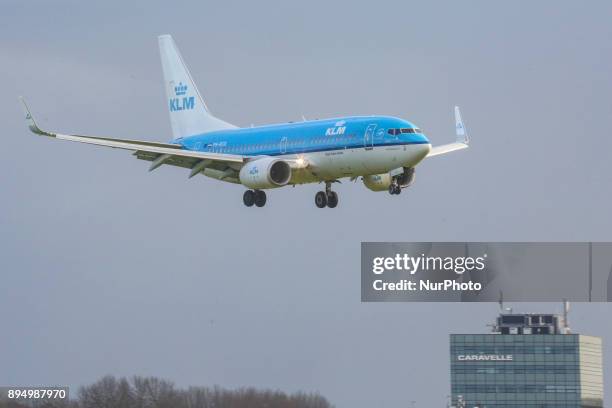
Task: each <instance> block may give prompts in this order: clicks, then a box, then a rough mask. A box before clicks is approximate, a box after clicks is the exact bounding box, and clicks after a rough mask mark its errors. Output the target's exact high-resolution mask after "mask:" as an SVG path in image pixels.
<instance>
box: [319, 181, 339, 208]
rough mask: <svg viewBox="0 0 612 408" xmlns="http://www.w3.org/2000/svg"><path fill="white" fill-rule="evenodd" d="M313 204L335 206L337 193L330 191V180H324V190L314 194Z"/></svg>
mask: <svg viewBox="0 0 612 408" xmlns="http://www.w3.org/2000/svg"><path fill="white" fill-rule="evenodd" d="M315 204H316V206H317V207H319V208H325V207H329V208H335V207H336V206H337V205H338V193H336V192H335V191H332V189H331V182H330V181H326V182H325V191H319V192H318V193H317V194H316V195H315Z"/></svg>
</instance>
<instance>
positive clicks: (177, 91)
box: [174, 82, 187, 96]
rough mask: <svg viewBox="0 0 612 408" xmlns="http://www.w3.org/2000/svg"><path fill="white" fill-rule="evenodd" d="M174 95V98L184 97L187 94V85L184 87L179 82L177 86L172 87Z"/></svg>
mask: <svg viewBox="0 0 612 408" xmlns="http://www.w3.org/2000/svg"><path fill="white" fill-rule="evenodd" d="M174 93H175V94H176V96H181V95H185V94H186V93H187V85H184V84H183V83H182V82H179V84H178V85H177V86H175V87H174Z"/></svg>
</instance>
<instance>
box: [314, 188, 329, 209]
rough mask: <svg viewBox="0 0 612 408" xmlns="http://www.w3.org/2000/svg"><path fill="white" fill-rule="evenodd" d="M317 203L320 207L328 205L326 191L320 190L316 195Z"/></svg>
mask: <svg viewBox="0 0 612 408" xmlns="http://www.w3.org/2000/svg"><path fill="white" fill-rule="evenodd" d="M315 204H316V205H317V207H319V208H325V206H326V205H327V194H325V191H319V192H318V193H317V194H316V195H315Z"/></svg>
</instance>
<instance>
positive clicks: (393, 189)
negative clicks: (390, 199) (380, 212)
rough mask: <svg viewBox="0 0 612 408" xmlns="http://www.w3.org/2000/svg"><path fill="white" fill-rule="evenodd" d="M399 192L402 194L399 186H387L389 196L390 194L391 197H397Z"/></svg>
mask: <svg viewBox="0 0 612 408" xmlns="http://www.w3.org/2000/svg"><path fill="white" fill-rule="evenodd" d="M401 192H402V188H401V187H400V186H399V185H397V184H391V185H390V186H389V194H391V195H394V194H395V195H397V194H399V193H401Z"/></svg>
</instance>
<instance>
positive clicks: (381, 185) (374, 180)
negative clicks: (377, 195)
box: [363, 167, 414, 191]
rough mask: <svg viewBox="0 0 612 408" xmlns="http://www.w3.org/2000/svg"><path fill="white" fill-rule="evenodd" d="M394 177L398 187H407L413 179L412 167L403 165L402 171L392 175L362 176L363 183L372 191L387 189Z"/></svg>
mask: <svg viewBox="0 0 612 408" xmlns="http://www.w3.org/2000/svg"><path fill="white" fill-rule="evenodd" d="M394 178H395V179H396V180H397V184H399V186H400V187H402V188H406V187H408V186H409V185H411V184H412V182H413V181H414V167H410V168H408V167H404V172H403V173H400V174H398V175H397V176H392V175H391V174H390V173H384V174H370V175H369V176H363V184H365V186H366V187H367V188H369V189H370V190H372V191H387V190H389V186H390V185H391V183H393V179H394Z"/></svg>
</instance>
